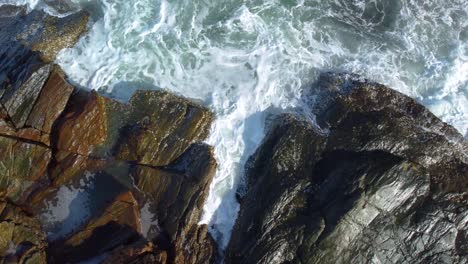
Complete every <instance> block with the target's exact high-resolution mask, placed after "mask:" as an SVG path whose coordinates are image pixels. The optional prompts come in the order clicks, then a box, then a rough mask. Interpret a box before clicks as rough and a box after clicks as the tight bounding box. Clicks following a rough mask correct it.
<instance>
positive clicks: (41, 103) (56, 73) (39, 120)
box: [26, 67, 74, 134]
mask: <svg viewBox="0 0 468 264" xmlns="http://www.w3.org/2000/svg"><path fill="white" fill-rule="evenodd" d="M73 90H74V88H73V86H71V85H70V84H68V82H67V81H66V80H65V77H64V74H63V72H62V71H61V70H60V69H59V68H58V67H54V68H53V69H52V72H51V73H50V76H49V78H48V80H47V82H46V83H45V85H44V87H42V91H41V94H40V97H39V99H38V100H37V102H36V104H35V105H34V109H33V111H31V114H30V115H29V118H28V121H27V122H26V124H27V125H28V126H29V127H33V128H35V129H38V130H40V131H42V132H43V133H47V134H50V133H51V131H52V125H53V124H54V122H55V121H56V119H57V118H58V117H59V116H60V115H61V114H62V112H63V110H64V109H65V106H66V105H67V102H68V99H69V98H70V96H71V94H72V92H73Z"/></svg>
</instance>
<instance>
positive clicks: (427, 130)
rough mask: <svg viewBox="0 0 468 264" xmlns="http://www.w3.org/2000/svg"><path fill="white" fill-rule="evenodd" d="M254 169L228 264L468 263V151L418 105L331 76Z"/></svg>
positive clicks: (287, 121) (274, 127)
mask: <svg viewBox="0 0 468 264" xmlns="http://www.w3.org/2000/svg"><path fill="white" fill-rule="evenodd" d="M309 99H310V100H311V109H313V113H314V114H315V115H316V117H317V123H318V124H319V125H320V126H317V125H314V124H313V123H312V122H311V121H310V120H307V119H305V118H302V117H300V116H296V115H290V114H285V115H281V116H279V117H277V118H276V120H275V121H274V122H273V124H271V127H270V130H269V133H268V134H267V136H266V138H265V139H264V141H263V143H262V144H261V146H260V147H259V148H258V150H257V151H256V153H255V154H254V155H253V156H252V157H251V158H250V161H249V163H248V165H247V183H246V187H245V191H244V192H245V193H243V194H241V196H242V198H241V210H240V213H239V218H238V219H237V222H236V225H235V227H234V230H233V233H232V238H231V241H230V244H229V247H228V250H227V253H226V257H225V261H226V263H466V262H467V254H468V252H467V250H466V232H467V224H468V222H467V219H468V218H467V217H468V212H467V202H466V201H467V200H466V198H467V192H466V191H467V190H468V163H467V161H468V160H467V155H466V154H467V150H468V148H467V143H466V141H465V139H464V138H463V137H462V136H461V135H460V134H458V132H457V131H456V130H455V129H454V128H452V127H451V126H449V125H447V124H445V123H443V122H442V121H440V120H439V119H437V118H436V117H435V116H434V115H432V114H431V113H430V112H429V111H428V110H427V109H425V108H424V107H423V106H421V105H419V104H418V103H417V102H415V101H414V100H412V99H410V98H408V97H406V96H404V95H402V94H400V93H398V92H395V91H393V90H391V89H389V88H387V87H385V86H383V85H379V84H376V83H371V82H368V81H366V80H363V79H360V78H359V77H358V76H353V75H347V74H334V73H327V74H323V75H322V76H321V78H320V80H319V82H318V84H317V88H316V90H315V89H314V94H312V95H311V96H310V98H309Z"/></svg>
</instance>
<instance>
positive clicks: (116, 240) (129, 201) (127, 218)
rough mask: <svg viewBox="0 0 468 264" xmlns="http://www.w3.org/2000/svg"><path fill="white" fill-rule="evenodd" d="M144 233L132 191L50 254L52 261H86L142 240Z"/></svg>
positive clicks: (51, 250) (116, 199)
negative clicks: (142, 233)
mask: <svg viewBox="0 0 468 264" xmlns="http://www.w3.org/2000/svg"><path fill="white" fill-rule="evenodd" d="M140 232H141V226H140V211H139V208H138V204H137V202H136V200H135V199H134V197H133V195H132V194H131V193H130V192H125V193H123V194H121V195H119V196H118V197H116V198H115V201H114V202H113V203H112V204H111V205H110V206H109V207H108V208H106V209H105V210H104V211H103V212H102V214H101V215H100V216H99V217H97V218H95V219H92V220H91V221H90V222H89V223H88V224H87V225H86V226H85V227H84V228H82V229H81V231H79V232H78V233H76V234H74V235H73V236H71V237H70V238H68V239H66V241H64V242H63V243H62V242H60V241H58V242H56V243H54V244H53V246H52V247H51V248H50V252H49V254H50V260H51V262H55V263H63V262H68V261H71V262H79V261H83V260H86V259H88V258H91V257H94V256H98V255H100V254H102V253H105V252H107V251H111V250H113V249H114V248H116V247H119V245H125V244H127V243H130V244H131V243H133V241H138V240H139V239H140V238H141V236H140Z"/></svg>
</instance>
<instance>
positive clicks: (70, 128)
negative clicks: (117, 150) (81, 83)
mask: <svg viewBox="0 0 468 264" xmlns="http://www.w3.org/2000/svg"><path fill="white" fill-rule="evenodd" d="M124 109H125V105H124V104H121V103H119V102H117V101H114V100H112V99H109V98H105V97H103V96H100V95H98V94H97V93H96V92H91V93H89V92H86V91H79V92H78V93H76V94H74V95H73V96H72V97H71V98H70V103H69V106H68V107H67V109H66V114H65V115H64V117H63V120H62V123H61V124H60V125H58V127H57V145H56V147H57V148H58V149H59V150H63V151H68V152H72V153H76V154H79V155H84V156H91V157H103V158H104V157H108V156H109V151H110V149H111V148H112V146H113V144H114V142H115V141H116V139H117V133H118V128H119V122H121V120H120V119H119V118H122V116H125V115H124V111H123V110H124Z"/></svg>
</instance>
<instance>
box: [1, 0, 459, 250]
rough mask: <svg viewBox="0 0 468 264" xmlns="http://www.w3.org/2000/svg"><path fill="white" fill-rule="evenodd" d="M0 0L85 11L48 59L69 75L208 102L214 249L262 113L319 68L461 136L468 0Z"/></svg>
mask: <svg viewBox="0 0 468 264" xmlns="http://www.w3.org/2000/svg"><path fill="white" fill-rule="evenodd" d="M2 1H3V2H4V3H5V1H6V2H10V3H16V4H28V6H29V8H31V9H32V8H41V9H43V10H45V11H46V12H48V13H50V14H52V15H56V16H61V15H66V14H67V12H73V11H74V10H78V9H80V8H86V9H88V10H89V11H90V12H91V14H92V17H93V19H94V21H92V24H91V28H90V31H89V32H88V34H87V35H86V36H84V37H83V38H82V39H81V40H80V41H79V43H78V44H77V45H76V46H75V47H74V48H72V49H66V50H63V51H62V52H61V53H60V54H59V56H58V59H57V63H58V64H59V65H60V66H61V67H62V68H63V69H64V71H65V72H66V73H67V75H68V76H69V78H70V80H71V81H72V82H74V83H75V84H77V85H80V86H83V87H86V88H90V89H95V90H99V91H101V92H103V93H106V94H109V95H111V96H113V97H116V98H120V99H122V100H125V99H127V98H128V97H129V96H130V95H131V94H132V93H133V91H134V90H135V89H139V88H145V89H159V87H161V88H164V89H168V90H170V91H172V92H175V93H178V94H181V95H183V96H186V97H189V98H193V99H198V100H201V101H202V102H204V104H205V105H207V106H208V107H210V108H211V109H212V111H213V112H214V113H215V114H216V116H217V118H216V121H215V124H214V125H213V128H212V132H211V136H210V138H209V140H208V143H209V144H211V145H213V146H214V147H215V156H216V159H217V161H218V164H219V166H218V171H217V174H216V177H215V179H214V182H213V183H212V185H211V189H210V195H209V198H208V200H207V203H206V205H205V207H204V216H203V219H202V222H203V223H208V224H210V228H211V233H212V234H213V236H214V237H215V238H216V240H217V241H218V242H219V244H220V247H221V248H224V247H225V246H226V245H227V243H228V241H229V237H230V232H231V229H232V226H233V224H234V222H235V219H236V217H237V212H238V210H239V205H238V203H237V201H236V198H235V193H236V190H237V188H238V186H239V185H240V184H241V182H242V176H243V167H244V164H245V162H246V160H247V158H248V157H249V156H250V155H251V154H252V153H253V152H254V151H255V149H256V147H257V146H258V145H259V143H260V141H261V140H262V138H263V136H264V122H265V119H266V118H267V117H268V115H269V114H271V113H275V112H280V111H294V109H296V108H300V107H303V103H302V95H303V91H304V90H306V89H310V87H311V85H312V83H313V82H314V81H315V80H316V78H317V77H318V75H319V73H320V72H323V71H347V72H353V73H357V74H360V75H362V76H364V77H366V78H368V79H371V80H374V81H377V82H380V83H383V84H386V85H388V86H390V87H392V88H394V89H397V90H398V91H400V92H403V93H405V94H407V95H409V96H411V97H413V98H416V99H417V100H418V101H420V102H421V103H423V104H424V105H426V106H427V107H428V108H429V109H430V110H431V111H432V112H433V113H435V114H436V115H437V116H439V117H441V118H442V119H443V120H444V121H446V122H448V123H450V124H452V125H453V126H455V127H456V128H457V129H458V130H459V131H460V132H461V133H462V134H464V135H465V136H466V135H467V130H468V99H467V97H468V1H466V0H393V1H389V0H368V1H364V0H327V1H324V0H223V1H207V0H177V1H170V0H135V1H127V0H88V1H86V0H70V1H69V2H64V1H54V0H48V1H46V0H44V1H38V0H29V1H26V0H22V1H19V0H15V1H12V0H0V2H2ZM310 118H313V117H310Z"/></svg>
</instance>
